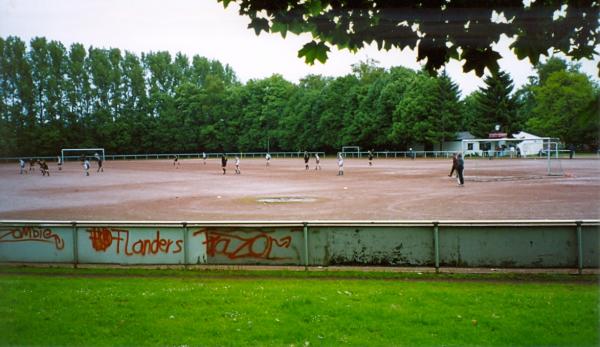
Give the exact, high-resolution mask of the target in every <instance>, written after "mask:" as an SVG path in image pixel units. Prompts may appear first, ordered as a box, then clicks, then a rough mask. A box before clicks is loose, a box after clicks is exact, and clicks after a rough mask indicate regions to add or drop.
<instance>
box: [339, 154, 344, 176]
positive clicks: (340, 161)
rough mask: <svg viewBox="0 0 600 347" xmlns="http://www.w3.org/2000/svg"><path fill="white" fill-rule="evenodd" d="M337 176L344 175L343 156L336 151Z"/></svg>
mask: <svg viewBox="0 0 600 347" xmlns="http://www.w3.org/2000/svg"><path fill="white" fill-rule="evenodd" d="M338 176H344V157H342V153H338Z"/></svg>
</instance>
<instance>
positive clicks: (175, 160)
mask: <svg viewBox="0 0 600 347" xmlns="http://www.w3.org/2000/svg"><path fill="white" fill-rule="evenodd" d="M173 166H175V168H176V169H177V168H178V167H179V155H177V154H175V158H174V159H173Z"/></svg>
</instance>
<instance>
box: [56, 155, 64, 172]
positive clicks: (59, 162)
mask: <svg viewBox="0 0 600 347" xmlns="http://www.w3.org/2000/svg"><path fill="white" fill-rule="evenodd" d="M62 164H63V162H62V158H61V157H60V155H57V156H56V165H58V171H62Z"/></svg>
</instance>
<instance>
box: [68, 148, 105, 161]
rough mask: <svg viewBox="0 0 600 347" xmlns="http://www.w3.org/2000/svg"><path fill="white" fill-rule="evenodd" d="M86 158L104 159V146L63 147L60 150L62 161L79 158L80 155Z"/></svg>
mask: <svg viewBox="0 0 600 347" xmlns="http://www.w3.org/2000/svg"><path fill="white" fill-rule="evenodd" d="M84 156H85V157H87V158H88V159H97V158H100V159H102V161H105V159H106V158H105V157H104V148H63V149H61V150H60V157H61V159H62V162H63V163H64V162H65V160H79V159H80V158H82V157H84Z"/></svg>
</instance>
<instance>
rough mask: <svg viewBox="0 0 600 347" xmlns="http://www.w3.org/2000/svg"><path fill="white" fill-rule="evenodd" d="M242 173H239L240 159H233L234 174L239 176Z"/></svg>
mask: <svg viewBox="0 0 600 347" xmlns="http://www.w3.org/2000/svg"><path fill="white" fill-rule="evenodd" d="M241 173H242V172H241V171H240V157H235V174H236V175H239V174H241Z"/></svg>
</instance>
